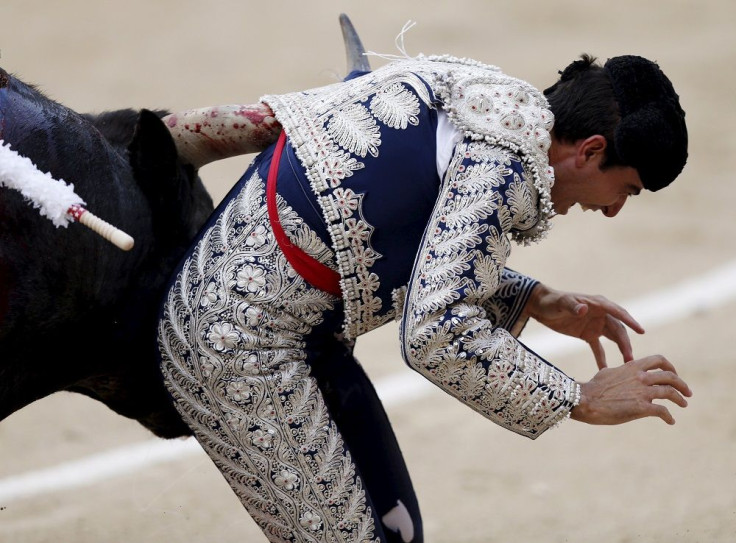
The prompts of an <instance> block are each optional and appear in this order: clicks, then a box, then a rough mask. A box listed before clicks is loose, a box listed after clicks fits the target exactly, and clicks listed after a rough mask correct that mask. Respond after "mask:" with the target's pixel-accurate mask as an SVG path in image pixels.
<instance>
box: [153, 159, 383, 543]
mask: <svg viewBox="0 0 736 543" xmlns="http://www.w3.org/2000/svg"><path fill="white" fill-rule="evenodd" d="M277 201H278V207H279V216H280V217H281V219H282V225H283V226H284V229H285V230H286V232H287V234H288V235H289V236H290V238H292V239H298V240H300V243H302V247H306V249H305V250H307V251H308V252H309V254H311V255H312V256H314V257H315V258H317V259H318V260H320V261H323V262H329V258H330V255H331V251H330V250H329V249H328V248H327V247H326V246H324V244H322V242H321V241H319V238H318V237H317V236H316V234H314V232H312V231H311V230H309V229H308V228H307V227H306V226H305V225H304V224H303V222H302V221H301V219H300V218H299V217H297V216H296V214H295V213H294V212H293V210H291V208H289V207H288V206H287V205H285V203H284V202H283V200H281V199H278V200H277ZM332 265H334V264H332ZM335 302H336V300H335V298H333V297H332V296H330V295H329V294H326V293H324V292H322V291H319V290H317V289H314V288H313V287H311V286H309V285H308V284H307V283H305V282H304V280H302V279H301V278H300V277H299V276H297V275H296V274H294V272H293V269H292V268H291V267H290V266H289V264H288V263H287V261H286V259H285V257H284V255H283V253H281V251H280V250H279V248H278V246H277V244H276V243H275V241H274V239H273V236H272V234H271V230H270V224H269V221H268V214H267V211H266V205H265V187H264V183H263V181H262V180H261V179H260V178H259V177H258V174H257V173H254V174H253V175H252V176H251V178H250V180H249V181H248V182H247V183H246V184H245V185H244V187H243V188H242V190H241V191H240V193H239V194H238V196H236V197H235V198H234V199H233V200H231V201H230V202H229V203H228V204H227V206H226V208H225V209H224V210H223V211H222V213H221V215H220V216H219V218H218V220H217V221H216V223H215V224H214V225H213V226H211V227H210V228H209V229H208V230H207V231H206V232H205V233H204V235H203V238H202V239H201V240H200V241H199V242H198V243H197V245H196V246H195V248H194V251H193V253H192V254H191V256H190V257H189V258H188V259H187V260H186V261H185V263H184V265H183V268H182V269H181V271H180V272H179V274H178V276H177V279H176V283H175V288H172V289H171V290H170V292H169V295H168V298H167V301H166V303H165V306H164V312H163V316H162V319H161V322H160V325H159V348H160V351H161V356H162V372H163V374H164V382H165V384H166V386H167V388H168V389H169V391H170V393H171V395H172V398H173V399H174V401H175V405H176V407H177V409H178V410H179V412H180V413H181V415H182V417H183V419H184V420H185V421H186V422H187V424H188V425H189V426H190V427H191V428H192V429H193V430H194V432H195V435H196V437H197V439H198V440H199V442H200V443H201V445H202V446H203V448H204V449H205V450H206V451H207V453H208V454H209V455H210V457H211V458H212V460H213V461H214V462H215V464H216V465H217V466H218V468H219V469H220V471H221V472H222V473H223V475H224V476H225V477H226V478H227V479H228V481H229V483H230V485H231V486H232V488H233V490H234V491H235V493H236V494H237V495H238V497H239V498H240V500H241V501H242V503H243V505H244V506H245V508H246V509H247V510H248V512H249V513H250V515H251V516H252V517H253V519H254V520H255V521H256V523H257V524H258V525H259V526H260V527H261V528H262V529H263V531H264V533H265V534H266V536H267V537H268V538H269V540H270V541H274V542H275V541H278V542H284V541H294V542H296V541H299V542H302V541H333V542H335V543H339V542H348V541H350V542H352V541H361V542H363V541H365V542H370V541H377V540H376V538H375V536H374V526H375V524H374V522H375V521H374V519H373V513H372V511H371V508H370V507H369V506H368V505H367V503H366V496H365V491H364V490H363V487H362V481H361V480H360V479H359V478H358V476H357V474H356V469H355V466H354V465H353V463H352V461H351V458H350V456H349V454H348V453H347V452H346V450H345V447H344V444H343V441H342V437H341V436H340V434H339V432H338V430H337V428H336V426H335V424H334V423H333V422H332V421H331V419H330V418H329V415H328V412H327V408H326V406H325V403H324V400H323V398H322V395H321V393H320V392H319V389H318V387H317V384H316V382H315V381H314V379H313V378H312V377H311V376H310V374H309V368H308V366H307V364H306V363H305V359H306V356H307V355H306V352H305V350H304V349H305V345H304V343H303V338H304V336H305V335H307V334H308V333H309V332H310V330H311V329H312V327H314V326H315V325H317V324H319V323H320V322H321V321H322V318H323V317H322V315H323V312H324V311H326V310H329V309H332V308H333V305H334V303H335Z"/></svg>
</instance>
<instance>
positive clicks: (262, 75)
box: [0, 0, 736, 543]
mask: <svg viewBox="0 0 736 543" xmlns="http://www.w3.org/2000/svg"><path fill="white" fill-rule="evenodd" d="M207 4H208V5H207V7H205V3H204V2H195V1H192V0H179V1H173V0H167V1H159V2H155V3H153V2H144V1H142V0H131V1H129V2H126V3H125V4H122V3H119V2H117V3H112V2H109V1H98V2H94V3H93V2H83V1H81V0H68V1H66V2H58V3H51V2H34V1H30V2H29V1H23V2H21V1H18V0H3V1H2V2H1V3H0V28H2V30H1V31H0V66H2V67H3V68H4V69H6V70H8V71H11V72H14V73H15V74H17V75H18V76H20V77H22V78H23V79H25V80H26V81H29V82H34V83H37V84H39V85H40V86H41V88H42V89H44V90H45V91H46V92H47V93H48V94H49V95H50V96H52V97H53V98H55V99H57V100H59V101H61V102H63V103H65V104H66V105H68V106H70V107H72V108H74V109H77V110H79V111H101V110H105V109H113V108H118V107H127V106H133V107H148V108H156V107H168V108H171V109H183V108H192V107H199V106H203V105H212V104H222V103H250V102H253V101H255V100H257V99H258V97H259V96H260V95H261V94H264V93H266V92H269V93H272V92H282V91H290V90H296V89H299V88H307V87H310V86H316V85H320V84H325V83H329V82H332V81H334V80H335V79H336V78H339V77H340V76H342V75H343V74H344V73H345V64H344V56H343V50H342V45H341V38H340V33H339V30H338V25H337V16H338V14H339V13H340V12H341V11H347V12H348V13H349V14H350V15H351V17H352V19H353V21H354V23H355V24H356V26H357V27H358V30H359V32H360V33H361V36H362V38H363V41H364V43H365V45H366V47H367V48H368V49H369V50H374V51H377V52H380V53H395V52H396V51H395V48H394V38H395V36H396V35H397V34H398V32H399V31H400V29H401V27H402V26H403V25H404V23H405V22H406V21H407V20H409V19H412V20H416V21H417V22H418V24H417V26H416V27H415V28H414V29H412V30H411V31H410V32H409V33H408V35H407V37H406V49H407V51H408V53H409V54H416V53H419V52H423V53H427V54H429V53H452V54H454V55H456V56H467V57H472V58H476V59H478V60H481V61H484V62H487V63H491V64H496V65H498V66H501V67H502V68H503V69H505V70H506V71H508V72H509V73H512V74H513V75H516V76H518V77H521V78H523V79H526V80H528V81H529V82H531V83H532V84H535V85H536V86H539V87H544V86H545V85H547V84H548V83H551V82H552V81H553V80H554V78H555V76H556V72H557V70H558V69H561V68H563V67H564V66H565V65H566V64H567V63H568V62H569V61H570V60H572V59H573V58H575V57H576V56H577V55H579V54H580V53H582V52H590V53H593V54H596V55H599V56H600V57H601V58H602V59H606V58H608V57H610V56H614V55H618V54H627V53H634V54H641V55H643V56H647V57H649V58H652V59H655V60H657V61H658V62H659V63H660V65H661V66H662V67H663V68H664V69H665V71H666V72H667V73H668V74H669V76H670V78H671V79H672V80H673V82H674V83H675V86H676V88H677V89H678V91H679V93H680V95H681V100H682V104H683V107H684V108H685V110H686V111H687V114H688V124H689V128H690V134H691V145H690V150H691V158H690V161H689V164H688V166H687V168H686V170H685V173H684V174H683V176H682V178H681V179H680V180H679V181H678V182H677V183H676V184H675V185H673V186H672V187H671V188H670V189H668V190H666V191H664V192H662V193H657V194H656V195H652V194H645V195H642V196H640V197H638V198H635V199H633V200H632V201H631V202H630V203H629V204H628V205H627V207H626V208H625V209H624V211H623V212H622V213H621V214H620V215H619V218H617V220H616V221H614V222H610V221H608V220H603V218H602V217H601V216H600V215H593V214H590V213H588V214H583V213H581V212H573V213H571V214H570V215H569V216H568V217H566V218H560V219H558V220H556V221H555V227H554V230H553V232H552V234H551V236H550V239H549V240H547V241H546V242H545V243H543V244H542V245H540V246H537V247H532V248H523V249H521V248H519V249H516V250H515V252H514V254H513V255H512V259H511V262H510V264H511V266H512V267H515V268H516V269H520V270H522V271H525V272H526V273H529V274H530V275H534V276H536V277H538V278H539V279H541V280H543V281H545V282H548V283H549V284H551V285H553V286H556V287H558V288H566V289H572V290H579V291H584V292H597V293H603V294H605V295H607V296H609V297H610V298H612V299H615V300H618V301H622V300H629V299H636V298H639V297H641V296H644V295H646V294H647V293H650V292H653V291H656V290H658V289H661V288H665V287H671V286H674V285H677V284H678V283H679V282H681V281H684V280H686V279H688V278H691V277H696V276H699V275H700V274H702V273H704V272H707V271H708V270H711V269H713V268H716V267H718V266H720V265H722V264H724V263H727V262H729V261H731V260H732V259H733V258H734V255H735V254H736V250H735V249H734V242H733V232H734V229H735V228H736V218H734V211H733V202H734V201H736V183H734V180H733V171H734V169H735V168H734V167H735V166H736V158H735V157H736V154H734V149H735V148H736V131H734V130H733V129H732V128H731V129H729V126H732V125H734V124H735V123H734V121H735V120H736V113H735V110H734V107H733V97H734V96H736V73H735V72H734V68H733V66H734V64H736V4H734V3H733V2H731V1H730V0H719V1H708V0H701V1H699V2H695V1H685V0H671V1H669V2H657V1H653V2H641V1H640V0H638V1H634V0H619V1H617V2H606V3H603V2H598V1H586V2H583V1H582V0H578V1H574V0H557V1H556V2H542V1H541V0H539V1H536V2H534V1H529V0H517V1H515V2H510V1H500V0H497V1H495V2H489V1H484V0H455V1H454V2H447V3H442V5H437V6H435V5H434V4H435V3H432V2H426V1H425V2H421V1H419V0H412V1H406V2H388V1H384V0H374V1H373V2H362V3H357V2H340V1H337V0H329V1H323V2H286V1H283V0H272V1H271V2H269V3H267V4H266V3H264V4H257V3H255V2H249V1H240V2H235V1H232V0H230V1H224V0H223V1H215V2H209V3H207ZM436 4H439V3H436ZM266 5H267V6H268V7H266ZM428 6H432V7H431V8H429V7H428ZM382 62H383V61H382V60H381V59H380V58H374V59H373V64H374V66H376V65H379V64H381V63H382ZM248 160H249V157H245V158H240V159H234V160H230V161H225V162H224V163H221V164H218V165H214V166H208V167H206V168H205V169H204V170H203V171H202V175H203V177H204V178H205V181H206V183H207V185H208V187H209V188H210V189H211V191H212V193H213V195H214V197H215V198H216V199H219V198H221V197H222V196H223V195H224V193H225V191H226V190H227V188H228V187H229V185H230V184H232V183H233V182H234V180H235V179H236V178H237V177H238V175H239V173H240V172H241V171H242V170H243V168H244V166H245V164H247V162H248ZM734 311H736V302H734V301H731V302H728V303H725V304H724V305H723V306H721V307H720V308H716V309H710V310H704V311H701V312H699V313H697V314H696V315H694V316H691V317H690V318H687V319H679V320H676V321H674V322H672V323H669V324H666V325H663V326H657V327H654V328H651V329H650V330H648V333H647V334H646V335H645V336H641V337H636V338H634V345H635V352H636V353H637V354H638V355H641V356H643V355H647V354H652V353H663V354H665V355H667V356H668V357H669V358H670V359H671V360H672V361H673V362H674V363H675V364H676V365H677V366H678V368H679V371H680V373H681V375H682V376H683V377H684V378H685V379H686V380H687V381H688V382H689V383H690V385H691V387H692V388H693V390H694V392H695V396H694V397H693V399H692V401H691V405H690V407H688V408H687V409H686V410H680V409H678V408H674V410H675V411H676V413H675V416H676V418H677V421H678V422H677V425H676V426H674V427H669V426H667V425H665V424H664V423H662V422H661V421H659V420H654V419H648V420H643V421H637V422H635V423H632V424H628V425H624V426H620V427H612V428H598V427H595V428H594V427H588V426H585V425H582V424H578V423H575V422H568V423H566V424H564V425H563V426H562V427H560V428H559V429H557V430H554V431H551V432H549V433H548V434H546V435H545V436H543V437H542V438H540V439H539V440H537V441H534V442H532V441H528V440H525V439H523V438H520V437H518V436H516V435H513V434H511V433H509V432H505V431H503V430H501V429H500V428H498V427H496V426H494V425H493V424H491V423H489V422H488V421H486V420H485V419H483V418H482V417H480V416H478V415H476V414H474V413H472V412H470V411H469V410H468V409H467V408H465V407H463V406H462V405H460V404H458V403H457V402H455V401H453V400H451V399H450V398H448V397H445V396H444V395H443V394H442V393H440V392H434V393H432V394H430V395H429V396H424V397H422V398H420V399H418V400H416V401H414V402H410V403H404V404H402V405H397V406H396V407H392V408H391V409H390V415H391V417H392V420H393V422H394V426H395V429H396V432H397V435H398V436H399V440H400V442H401V444H402V447H403V449H404V452H405V455H406V457H407V460H408V464H409V466H410V469H411V471H412V474H413V476H414V479H415V485H416V488H417V492H418V494H419V498H420V503H421V506H422V509H423V514H424V519H425V526H426V536H427V537H426V539H427V541H429V542H433V543H460V542H463V543H471V542H473V543H474V542H478V543H480V542H517V541H518V542H522V541H523V542H526V541H540V542H592V541H595V542H622V543H623V542H634V541H652V542H654V541H656V542H680V541H682V542H712V541H718V542H730V541H734V540H736V490H735V488H736V416H735V415H736V409H735V407H734V400H733V393H732V390H733V385H734V379H735V378H736V367H735V366H736V354H734V351H733V349H731V348H729V347H730V340H731V339H732V335H733V330H734V321H735V318H734V316H733V315H734ZM533 333H534V330H533V329H532V330H530V331H529V332H528V335H530V336H532V337H533ZM395 336H396V330H395V328H393V327H391V326H389V327H386V328H385V329H382V330H379V331H377V332H375V333H372V334H370V335H369V336H368V337H365V338H362V339H361V340H360V341H359V349H360V358H361V359H362V360H363V361H364V363H365V366H366V369H367V370H368V371H369V373H371V374H373V375H375V376H376V377H377V378H382V377H386V376H390V375H393V374H395V373H400V372H406V371H407V370H405V369H404V368H403V367H402V364H401V362H400V360H399V356H398V348H397V341H396V337H395ZM532 347H534V345H532ZM540 354H542V355H544V354H545V353H544V352H540ZM0 356H2V353H0ZM609 358H610V360H612V361H616V363H617V362H618V361H617V358H616V353H615V352H614V351H613V350H610V351H609ZM552 361H553V362H555V363H556V364H557V365H558V366H560V367H561V368H563V369H564V370H566V371H567V372H568V373H569V374H571V375H574V376H575V377H577V378H579V379H587V378H589V377H590V376H592V374H593V373H594V362H593V360H592V358H591V356H590V354H589V353H588V352H586V351H585V350H581V351H578V352H576V353H573V354H571V355H568V356H564V357H562V358H560V359H553V360H552ZM147 440H150V435H149V434H148V433H147V432H146V431H145V430H143V429H142V428H140V427H138V426H137V425H136V424H135V423H133V422H130V421H128V420H125V419H123V418H120V417H118V416H116V415H114V414H112V413H111V412H110V411H108V410H107V409H106V408H105V407H104V406H102V405H101V404H97V403H95V402H92V401H91V400H87V399H85V398H82V397H79V396H75V395H71V394H59V395H55V396H52V397H49V398H47V399H44V400H42V401H39V402H37V403H36V404H34V405H32V406H30V407H28V408H26V409H24V410H22V411H21V412H19V413H16V414H15V415H13V416H11V417H10V418H8V419H7V420H5V421H3V422H2V423H0V485H1V484H2V481H3V480H4V479H5V478H8V477H11V476H14V475H19V474H24V473H27V472H31V471H34V470H39V469H42V468H47V467H52V466H55V465H57V464H59V463H62V462H67V461H72V460H79V459H83V458H85V457H87V456H88V455H91V454H94V453H98V452H102V451H107V450H111V449H115V448H116V447H120V446H123V445H126V444H131V443H139V442H146V441H147ZM162 540H165V541H167V543H179V542H195V541H197V542H199V541H218V542H229V541H233V542H235V541H238V542H243V541H254V542H255V541H265V539H263V536H262V535H260V532H259V531H258V530H257V529H256V528H255V525H254V524H253V522H252V521H251V520H250V518H249V517H248V515H247V514H246V513H245V511H244V510H242V508H241V507H240V504H239V502H238V501H237V500H236V498H235V497H234V495H233V494H232V493H231V492H230V490H229V488H228V487H227V485H226V484H225V482H224V480H223V479H222V478H221V477H220V475H219V474H218V472H217V470H216V469H215V468H214V467H213V466H212V465H211V464H210V462H209V460H208V459H207V458H206V457H205V456H204V454H199V455H193V456H189V457H186V458H183V459H181V460H177V461H172V462H167V463H164V464H161V465H158V466H156V467H151V468H148V469H143V470H139V471H136V472H134V473H131V474H127V475H125V476H121V477H117V478H115V479H112V480H107V481H105V482H101V483H99V484H94V485H90V486H85V487H82V488H79V489H75V490H66V491H63V492H52V493H45V494H41V495H37V496H34V497H32V498H28V499H18V500H11V501H8V502H7V503H0V541H2V542H3V543H5V542H7V543H40V542H47V541H49V542H50V541H53V542H74V543H93V542H94V543H98V542H110V543H118V542H127V541H136V542H140V543H145V542H160V541H162Z"/></svg>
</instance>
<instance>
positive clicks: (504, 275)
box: [482, 268, 539, 337]
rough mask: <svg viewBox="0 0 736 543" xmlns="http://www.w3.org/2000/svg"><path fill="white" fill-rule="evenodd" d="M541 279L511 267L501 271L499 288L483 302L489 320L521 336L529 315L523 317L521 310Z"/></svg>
mask: <svg viewBox="0 0 736 543" xmlns="http://www.w3.org/2000/svg"><path fill="white" fill-rule="evenodd" d="M537 284H539V281H537V280H536V279H532V278H531V277H527V276H526V275H522V274H520V273H518V272H515V271H514V270H511V269H509V268H504V269H503V271H502V272H501V280H500V281H499V285H498V289H497V290H496V292H495V293H494V294H493V296H491V297H490V298H489V299H487V300H485V301H484V302H483V303H482V306H483V309H484V310H485V312H486V313H487V315H488V320H490V321H491V322H494V323H497V325H498V326H500V327H501V328H503V329H504V330H508V331H509V333H510V334H511V335H512V336H514V337H519V334H521V331H522V330H523V329H524V327H525V326H526V323H527V321H528V320H529V317H525V318H521V312H522V310H523V309H524V306H525V305H526V302H527V301H528V300H529V295H530V294H531V293H532V290H533V289H534V287H535V286H536V285H537Z"/></svg>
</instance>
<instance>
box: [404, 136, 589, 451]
mask: <svg viewBox="0 0 736 543" xmlns="http://www.w3.org/2000/svg"><path fill="white" fill-rule="evenodd" d="M525 187H526V183H525V182H524V179H523V168H522V165H521V164H520V161H519V159H518V157H516V156H515V155H514V154H512V153H510V152H507V151H504V150H502V149H499V148H496V147H491V146H488V145H483V144H477V143H472V142H463V143H461V144H459V145H458V149H457V151H456V153H455V156H454V157H453V159H452V161H451V163H450V167H449V169H448V173H447V175H446V176H445V180H444V182H443V186H442V188H441V190H440V196H439V198H438V200H437V204H436V206H435V209H434V211H433V214H432V217H431V218H430V221H429V224H428V226H427V230H426V231H425V234H424V238H423V240H422V245H421V247H420V250H419V253H418V256H417V262H416V264H415V267H414V270H413V273H412V278H411V281H410V283H409V288H408V291H407V294H406V307H405V311H404V317H403V319H402V325H401V336H402V337H401V344H402V352H403V355H404V359H405V360H406V362H407V363H408V364H409V365H410V366H411V367H412V368H414V369H415V370H417V371H418V372H419V373H421V374H422V375H424V376H425V377H426V378H428V379H429V380H430V381H432V382H433V383H435V384H436V385H438V386H439V387H440V388H442V389H443V390H445V391H446V392H448V393H449V394H451V395H452V396H454V397H456V398H458V399H459V400H460V401H462V402H463V403H465V404H467V405H468V406H470V407H471V408H472V409H474V410H476V411H478V412H479V413H481V414H482V415H484V416H486V417H487V418H489V419H490V420H492V421H493V422H496V423H497V424H499V425H501V426H503V427H505V428H508V429H509V430H512V431H514V432H517V433H519V434H521V435H525V436H527V437H530V438H532V439H534V438H536V437H538V436H539V435H541V434H542V433H543V432H544V431H545V430H547V429H549V428H550V427H552V426H554V425H556V424H557V423H559V422H560V421H562V420H563V419H564V418H566V417H567V416H568V415H569V412H570V410H571V409H572V407H573V406H574V405H575V404H576V403H577V400H578V397H579V385H577V384H576V383H575V382H574V381H573V380H572V379H571V378H569V377H568V376H566V375H565V374H564V373H562V372H561V371H560V370H558V369H557V368H555V367H554V366H552V365H551V364H549V363H548V362H546V361H545V360H544V359H542V358H541V357H539V356H537V355H536V354H535V353H533V352H532V351H530V350H529V349H527V348H526V347H525V346H524V345H523V344H521V343H520V342H519V341H517V340H516V338H514V336H513V335H512V334H511V333H510V332H509V331H508V330H506V329H504V328H503V326H509V324H510V322H511V321H512V320H513V319H514V314H515V311H516V309H515V306H514V304H513V303H511V302H509V300H511V299H513V298H518V293H517V296H513V295H511V293H507V292H505V289H512V290H513V288H516V287H513V285H514V284H516V285H517V286H519V285H521V286H519V288H521V289H522V290H523V289H527V288H528V291H530V290H531V288H532V287H533V285H527V286H524V281H523V280H520V279H519V277H518V274H517V276H514V275H512V274H513V273H514V272H511V271H510V270H507V271H504V264H505V262H506V259H507V257H508V254H509V252H510V242H509V239H508V236H509V234H510V232H511V230H512V229H513V228H519V227H526V226H527V223H528V222H529V220H530V216H532V215H533V214H534V213H535V211H534V208H535V205H534V204H535V199H534V198H533V197H532V196H530V193H529V192H528V190H525ZM525 292H526V290H525ZM522 297H523V296H522ZM501 307H504V309H503V310H501V309H500V308H501ZM522 307H523V306H522ZM516 317H517V318H518V313H516Z"/></svg>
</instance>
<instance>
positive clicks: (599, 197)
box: [552, 167, 644, 217]
mask: <svg viewBox="0 0 736 543" xmlns="http://www.w3.org/2000/svg"><path fill="white" fill-rule="evenodd" d="M563 175H564V174H563ZM559 181H560V182H559V183H558V182H555V185H554V186H553V187H552V204H553V205H554V208H555V212H556V213H557V214H558V215H566V214H567V212H568V210H569V209H570V208H571V207H572V206H574V205H575V204H580V207H582V208H583V209H584V210H588V209H592V210H593V211H600V212H602V213H603V214H604V215H605V216H606V217H615V216H616V215H617V214H618V212H619V211H621V208H623V207H624V204H625V203H626V200H627V199H628V198H629V196H635V195H637V194H639V193H640V192H641V191H642V189H643V188H644V186H643V185H642V183H641V179H640V178H639V173H638V172H637V171H636V170H635V169H634V168H631V167H612V168H608V169H606V170H600V169H597V168H596V169H595V170H592V171H590V172H588V173H587V175H584V176H583V177H581V178H580V179H576V180H574V181H573V182H568V183H566V182H565V180H564V177H561V178H560V179H559Z"/></svg>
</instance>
